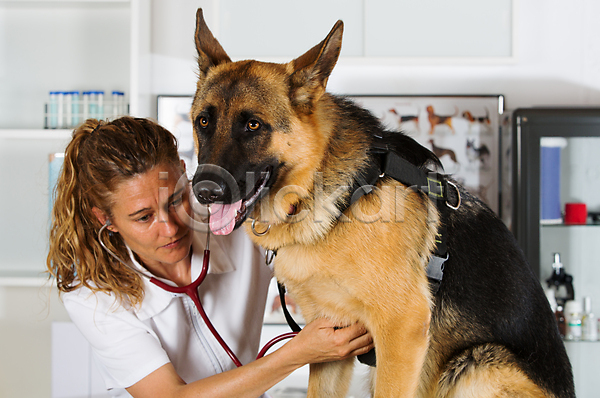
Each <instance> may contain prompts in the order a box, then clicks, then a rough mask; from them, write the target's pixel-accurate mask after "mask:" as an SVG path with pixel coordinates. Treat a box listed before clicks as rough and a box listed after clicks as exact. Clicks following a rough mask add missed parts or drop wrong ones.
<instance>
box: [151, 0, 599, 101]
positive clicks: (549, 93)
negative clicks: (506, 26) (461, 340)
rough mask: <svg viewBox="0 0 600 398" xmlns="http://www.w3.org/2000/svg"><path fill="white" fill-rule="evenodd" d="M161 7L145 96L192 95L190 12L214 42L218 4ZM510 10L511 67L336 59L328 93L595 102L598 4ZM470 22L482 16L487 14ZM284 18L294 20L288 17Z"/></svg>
mask: <svg viewBox="0 0 600 398" xmlns="http://www.w3.org/2000/svg"><path fill="white" fill-rule="evenodd" d="M367 1H368V0H367ZM166 3H167V2H162V1H160V0H154V1H153V16H152V18H153V21H152V26H153V30H152V35H153V37H152V71H151V73H152V81H151V86H152V87H151V91H152V93H153V94H155V95H156V94H193V92H194V88H195V78H196V76H195V61H194V60H195V55H196V54H195V49H194V45H193V41H192V38H193V32H194V17H195V10H196V9H197V8H198V7H202V8H203V9H204V11H205V12H204V14H205V18H206V20H207V23H208V24H209V27H210V28H211V30H212V31H213V32H214V33H215V35H216V36H217V39H218V38H219V34H218V32H219V26H218V24H219V19H218V17H217V16H216V15H218V14H217V12H218V0H202V1H192V0H173V1H170V2H169V4H168V5H167V4H166ZM258 4H260V3H259V2H257V7H259V5H258ZM515 6H516V13H515V14H516V21H515V24H516V51H515V55H516V57H515V58H516V59H515V61H514V62H513V63H510V64H501V63H496V64H485V63H482V64H481V63H480V64H474V63H471V64H464V63H462V64H461V63H457V62H454V63H453V64H449V63H445V62H443V61H441V62H430V63H423V62H419V63H416V64H415V63H411V62H410V61H389V62H388V61H378V60H377V59H367V60H364V61H363V62H356V61H349V60H347V59H343V58H342V59H341V60H340V62H339V63H338V65H337V67H336V69H335V70H334V72H333V74H332V76H331V79H330V80H329V86H328V88H329V91H331V92H335V93H341V94H504V95H505V98H506V107H507V108H508V109H516V108H518V107H529V106H540V105H541V106H552V105H573V106H575V105H596V106H598V105H600V44H599V43H598V38H600V24H599V23H598V21H597V18H598V15H600V2H598V1H597V0H573V1H569V2H566V1H562V0H515ZM473 17H474V18H485V15H480V16H473ZM285 18H290V19H291V18H293V16H291V15H290V14H287V16H286V17H285ZM405 18H409V16H406V17H405ZM258 22H259V23H257V24H256V26H254V25H252V26H251V27H249V28H251V29H263V28H264V29H266V28H267V26H268V21H265V20H261V21H258ZM398 24H399V25H400V24H402V17H399V18H398ZM321 25H322V23H320V24H319V25H318V26H317V25H311V24H310V23H309V22H308V21H307V23H306V24H305V26H306V29H307V30H317V31H319V32H323V33H322V36H323V38H324V37H325V35H326V34H327V32H328V31H329V29H330V28H331V26H330V24H327V25H324V24H323V26H321ZM440 34H443V32H440ZM474 34H477V32H474ZM319 40H320V39H319ZM295 41H298V39H297V38H296V40H295ZM316 43H317V42H316V41H314V40H313V41H310V42H306V44H305V48H306V49H309V48H310V47H312V46H313V45H314V44H316ZM260 48H261V47H260V43H256V53H259V51H260V50H259V49H260ZM225 50H226V51H227V48H225ZM231 55H232V56H233V54H231ZM297 55H300V54H297Z"/></svg>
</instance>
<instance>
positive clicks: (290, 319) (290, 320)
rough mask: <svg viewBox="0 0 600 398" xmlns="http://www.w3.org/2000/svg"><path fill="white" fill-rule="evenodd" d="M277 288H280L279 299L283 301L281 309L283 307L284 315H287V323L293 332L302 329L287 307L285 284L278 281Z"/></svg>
mask: <svg viewBox="0 0 600 398" xmlns="http://www.w3.org/2000/svg"><path fill="white" fill-rule="evenodd" d="M277 289H278V290H279V301H280V302H281V309H283V316H285V320H286V322H287V324H288V325H289V327H290V329H292V331H293V332H299V331H301V330H302V328H301V327H300V326H299V325H298V324H297V323H296V321H295V320H294V318H293V317H292V314H290V311H289V310H288V308H287V304H286V302H285V286H284V285H283V283H280V282H279V281H277Z"/></svg>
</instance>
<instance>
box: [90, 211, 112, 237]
mask: <svg viewBox="0 0 600 398" xmlns="http://www.w3.org/2000/svg"><path fill="white" fill-rule="evenodd" d="M92 213H94V215H95V216H96V218H97V219H98V221H100V224H102V225H105V224H106V223H107V222H108V225H110V226H109V227H107V229H108V230H109V231H112V232H117V230H116V229H115V227H114V226H113V225H111V224H110V219H109V218H108V216H107V215H106V213H105V212H103V211H102V210H100V209H99V208H97V207H96V206H94V207H92Z"/></svg>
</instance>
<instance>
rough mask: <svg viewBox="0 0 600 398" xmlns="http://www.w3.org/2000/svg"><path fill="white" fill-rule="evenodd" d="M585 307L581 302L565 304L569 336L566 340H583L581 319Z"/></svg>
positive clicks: (567, 335) (572, 301) (571, 301)
mask: <svg viewBox="0 0 600 398" xmlns="http://www.w3.org/2000/svg"><path fill="white" fill-rule="evenodd" d="M582 312H583V307H582V305H581V302H579V301H575V300H569V301H567V302H566V303H565V319H566V321H567V334H566V336H565V340H574V341H579V340H581V334H582V330H581V317H582Z"/></svg>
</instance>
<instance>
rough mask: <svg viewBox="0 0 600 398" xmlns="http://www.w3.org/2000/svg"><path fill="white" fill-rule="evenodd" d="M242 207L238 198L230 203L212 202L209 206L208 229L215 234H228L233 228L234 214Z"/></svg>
mask: <svg viewBox="0 0 600 398" xmlns="http://www.w3.org/2000/svg"><path fill="white" fill-rule="evenodd" d="M241 207H242V201H241V200H238V201H237V202H235V203H232V204H230V205H224V204H219V203H214V204H212V205H211V206H210V230H211V231H212V233H213V234H215V235H229V234H230V233H232V232H233V228H235V216H236V214H237V211H238V210H239V209H240V208H241Z"/></svg>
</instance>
